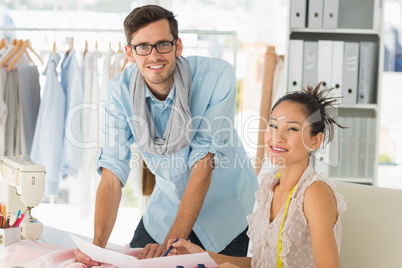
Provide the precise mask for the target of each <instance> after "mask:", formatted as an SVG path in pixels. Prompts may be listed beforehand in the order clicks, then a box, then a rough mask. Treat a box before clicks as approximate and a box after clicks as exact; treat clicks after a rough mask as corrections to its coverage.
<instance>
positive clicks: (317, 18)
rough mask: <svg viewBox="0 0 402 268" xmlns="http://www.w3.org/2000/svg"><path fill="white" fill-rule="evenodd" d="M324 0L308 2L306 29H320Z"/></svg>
mask: <svg viewBox="0 0 402 268" xmlns="http://www.w3.org/2000/svg"><path fill="white" fill-rule="evenodd" d="M323 10H324V0H309V1H308V22H307V25H308V28H322V14H323Z"/></svg>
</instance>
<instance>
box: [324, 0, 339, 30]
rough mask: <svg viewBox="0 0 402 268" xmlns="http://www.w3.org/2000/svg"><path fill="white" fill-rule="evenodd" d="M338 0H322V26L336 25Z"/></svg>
mask: <svg viewBox="0 0 402 268" xmlns="http://www.w3.org/2000/svg"><path fill="white" fill-rule="evenodd" d="M338 11H339V0H324V15H323V28H327V29H335V28H337V27H338Z"/></svg>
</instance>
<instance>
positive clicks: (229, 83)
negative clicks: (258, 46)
mask: <svg viewBox="0 0 402 268" xmlns="http://www.w3.org/2000/svg"><path fill="white" fill-rule="evenodd" d="M208 76H209V78H214V79H208V85H207V86H205V85H204V86H203V88H208V90H210V92H212V93H211V94H209V95H208V94H203V95H204V96H210V99H209V102H208V105H207V108H206V110H205V113H204V115H203V116H195V117H193V126H196V127H195V129H194V131H196V133H195V135H194V137H193V139H192V141H191V143H190V149H191V152H190V157H189V167H190V168H192V167H193V166H194V164H195V163H196V162H197V161H199V160H200V159H202V158H203V157H205V156H206V155H207V153H212V154H214V158H215V161H219V159H220V158H222V157H224V156H225V154H226V152H227V151H228V150H229V149H230V148H231V146H232V139H233V134H234V133H233V132H234V114H235V108H236V78H235V73H234V70H233V67H232V66H231V65H230V64H229V63H225V64H224V65H223V66H222V68H220V70H216V71H214V73H213V74H212V75H211V74H209V75H208Z"/></svg>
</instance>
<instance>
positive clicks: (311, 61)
mask: <svg viewBox="0 0 402 268" xmlns="http://www.w3.org/2000/svg"><path fill="white" fill-rule="evenodd" d="M317 52H318V43H317V42H314V41H306V42H304V55H303V87H305V88H306V87H307V86H315V85H317V82H318V80H317V57H318V55H317Z"/></svg>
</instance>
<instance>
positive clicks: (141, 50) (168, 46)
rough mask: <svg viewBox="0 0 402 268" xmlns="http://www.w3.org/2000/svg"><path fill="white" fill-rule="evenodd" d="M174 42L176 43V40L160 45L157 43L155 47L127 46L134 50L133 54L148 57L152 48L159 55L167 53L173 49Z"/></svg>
mask: <svg viewBox="0 0 402 268" xmlns="http://www.w3.org/2000/svg"><path fill="white" fill-rule="evenodd" d="M174 42H176V39H175V40H173V41H172V42H162V43H158V44H155V45H138V46H133V45H131V44H129V45H128V46H129V47H131V48H133V49H134V50H135V53H137V55H138V56H146V55H149V54H151V53H152V49H153V48H155V49H156V51H158V53H159V54H166V53H169V52H170V51H172V49H173V45H174Z"/></svg>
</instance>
